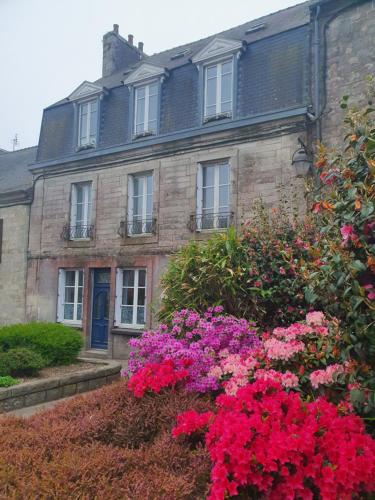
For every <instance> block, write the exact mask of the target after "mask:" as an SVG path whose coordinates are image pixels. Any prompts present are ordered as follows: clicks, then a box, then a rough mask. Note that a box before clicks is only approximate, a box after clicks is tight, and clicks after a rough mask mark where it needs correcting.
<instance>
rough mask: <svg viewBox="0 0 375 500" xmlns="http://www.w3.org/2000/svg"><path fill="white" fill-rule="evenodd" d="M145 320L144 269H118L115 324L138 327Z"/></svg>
mask: <svg viewBox="0 0 375 500" xmlns="http://www.w3.org/2000/svg"><path fill="white" fill-rule="evenodd" d="M145 322H146V270H145V269H119V270H118V271H117V282H116V324H117V325H119V326H125V327H133V328H140V327H143V326H144V325H145Z"/></svg>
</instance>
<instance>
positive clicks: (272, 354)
mask: <svg viewBox="0 0 375 500" xmlns="http://www.w3.org/2000/svg"><path fill="white" fill-rule="evenodd" d="M264 348H265V350H266V353H267V356H268V357H269V358H270V359H280V360H283V361H287V360H288V359H290V358H292V357H293V356H294V355H295V354H296V353H298V352H301V351H303V350H304V349H305V344H304V343H303V342H300V341H299V340H291V341H290V342H282V341H281V340H277V339H270V340H266V341H265V342H264Z"/></svg>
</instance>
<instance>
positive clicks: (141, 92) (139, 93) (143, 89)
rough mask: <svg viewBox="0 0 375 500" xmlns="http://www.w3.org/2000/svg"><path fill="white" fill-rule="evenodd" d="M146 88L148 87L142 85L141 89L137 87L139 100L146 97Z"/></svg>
mask: <svg viewBox="0 0 375 500" xmlns="http://www.w3.org/2000/svg"><path fill="white" fill-rule="evenodd" d="M145 89H146V87H140V88H139V89H137V99H138V100H141V99H144V98H145Z"/></svg>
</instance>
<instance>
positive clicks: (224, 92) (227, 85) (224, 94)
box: [221, 74, 232, 103]
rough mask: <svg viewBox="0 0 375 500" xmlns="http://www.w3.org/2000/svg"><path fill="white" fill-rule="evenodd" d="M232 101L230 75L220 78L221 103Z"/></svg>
mask: <svg viewBox="0 0 375 500" xmlns="http://www.w3.org/2000/svg"><path fill="white" fill-rule="evenodd" d="M231 100H232V75H231V74H229V75H224V76H223V77H222V78H221V102H222V103H224V102H228V101H229V102H230V101H231Z"/></svg>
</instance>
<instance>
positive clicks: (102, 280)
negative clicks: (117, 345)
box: [91, 269, 110, 349]
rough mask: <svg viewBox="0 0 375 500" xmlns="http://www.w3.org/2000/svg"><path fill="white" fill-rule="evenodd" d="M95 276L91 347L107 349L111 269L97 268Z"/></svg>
mask: <svg viewBox="0 0 375 500" xmlns="http://www.w3.org/2000/svg"><path fill="white" fill-rule="evenodd" d="M93 278H94V279H93V285H94V287H93V293H92V320H91V347H92V348H93V349H107V346H108V315H109V280H110V271H109V270H107V269H95V270H94V276H93Z"/></svg>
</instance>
